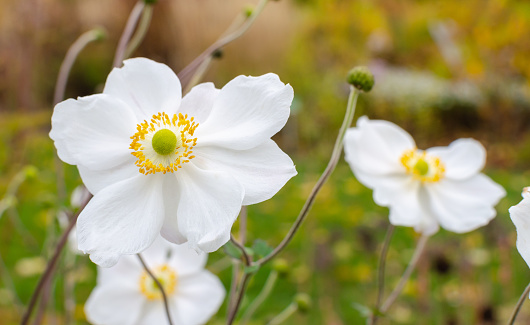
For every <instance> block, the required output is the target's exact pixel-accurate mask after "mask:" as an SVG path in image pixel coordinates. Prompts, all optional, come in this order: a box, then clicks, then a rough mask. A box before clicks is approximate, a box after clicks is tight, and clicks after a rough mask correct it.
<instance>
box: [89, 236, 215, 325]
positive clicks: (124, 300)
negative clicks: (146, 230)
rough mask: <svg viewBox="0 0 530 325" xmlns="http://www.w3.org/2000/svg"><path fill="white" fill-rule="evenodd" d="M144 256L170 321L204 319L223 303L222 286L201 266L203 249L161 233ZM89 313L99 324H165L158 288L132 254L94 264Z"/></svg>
mask: <svg viewBox="0 0 530 325" xmlns="http://www.w3.org/2000/svg"><path fill="white" fill-rule="evenodd" d="M142 257H143V259H144V261H145V263H146V264H147V266H148V267H149V269H150V270H151V272H153V274H154V275H155V277H156V278H157V279H158V280H159V282H160V283H161V284H162V286H163V287H164V292H165V293H166V296H167V298H168V305H169V309H170V313H171V319H172V321H173V324H179V325H197V324H204V323H206V322H207V321H208V319H210V318H211V317H212V316H213V315H214V314H215V313H216V312H217V310H218V309H219V306H221V304H222V302H223V299H224V296H225V289H224V287H223V285H222V283H221V281H219V279H218V278H217V277H216V276H215V275H213V274H212V273H210V272H208V271H206V270H204V265H205V264H206V259H207V255H206V254H200V255H198V254H197V253H196V252H195V251H193V250H190V249H189V248H187V247H185V246H183V245H180V246H177V245H174V244H171V243H169V242H167V241H166V240H164V239H162V238H161V237H159V239H157V240H155V242H154V244H153V245H152V246H151V247H149V248H148V249H147V250H145V251H144V253H142ZM85 314H86V317H87V319H88V320H89V321H90V322H91V323H93V324H98V325H152V324H167V314H166V311H165V308H164V301H163V298H162V293H161V292H160V290H159V289H158V286H157V285H156V283H155V282H154V281H153V279H152V278H151V277H150V276H149V274H147V272H146V271H145V270H144V268H143V267H142V264H141V263H140V261H139V259H138V258H137V257H136V256H124V257H122V258H121V259H120V261H119V262H118V264H116V265H115V266H114V267H111V268H98V279H97V286H96V287H95V288H94V290H93V291H92V293H91V294H90V297H88V300H87V302H86V304H85Z"/></svg>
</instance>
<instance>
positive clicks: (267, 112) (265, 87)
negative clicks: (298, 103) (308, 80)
mask: <svg viewBox="0 0 530 325" xmlns="http://www.w3.org/2000/svg"><path fill="white" fill-rule="evenodd" d="M293 96H294V95H293V88H292V87H291V86H290V85H285V84H284V83H283V82H281V81H280V79H279V78H278V76H277V75H275V74H272V73H269V74H266V75H263V76H260V77H245V76H239V77H236V78H234V79H233V80H232V81H230V82H229V83H227V84H226V85H225V86H224V87H223V88H222V89H221V91H220V92H219V94H218V95H217V98H216V99H215V103H214V106H213V108H212V111H211V113H210V115H209V116H208V119H207V120H206V121H205V122H204V123H202V125H200V127H199V128H197V131H196V132H195V134H196V136H197V138H198V139H200V141H198V142H197V143H198V145H217V146H223V147H226V148H232V149H238V150H243V149H251V148H253V147H255V146H256V145H258V144H261V143H263V142H265V141H267V140H268V139H270V138H271V137H272V136H273V135H274V134H276V133H277V132H278V131H280V129H281V128H282V127H283V126H284V125H285V123H286V122H287V118H288V117H289V114H290V106H291V102H292V101H293Z"/></svg>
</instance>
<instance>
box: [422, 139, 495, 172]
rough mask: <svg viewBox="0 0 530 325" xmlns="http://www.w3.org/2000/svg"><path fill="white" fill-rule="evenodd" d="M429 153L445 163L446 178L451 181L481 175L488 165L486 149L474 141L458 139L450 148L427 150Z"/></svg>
mask: <svg viewBox="0 0 530 325" xmlns="http://www.w3.org/2000/svg"><path fill="white" fill-rule="evenodd" d="M427 153H429V154H432V155H434V156H437V157H439V158H440V159H441V161H443V164H444V166H445V177H447V178H451V179H466V178H469V177H472V176H473V175H476V174H477V173H480V171H481V170H482V169H483V168H484V165H485V164H486V149H484V146H483V145H482V144H480V142H478V141H477V140H474V139H458V140H456V141H453V142H452V143H451V144H450V145H449V146H448V147H434V148H430V149H427Z"/></svg>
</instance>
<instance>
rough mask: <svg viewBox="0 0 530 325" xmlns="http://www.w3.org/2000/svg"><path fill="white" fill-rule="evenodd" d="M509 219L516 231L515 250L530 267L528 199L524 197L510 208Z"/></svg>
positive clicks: (529, 211)
mask: <svg viewBox="0 0 530 325" xmlns="http://www.w3.org/2000/svg"><path fill="white" fill-rule="evenodd" d="M509 211H510V217H511V218H512V221H513V224H514V225H515V228H516V229H517V250H518V251H519V254H521V256H522V257H523V259H524V260H525V262H526V264H528V266H530V198H529V197H525V198H524V199H523V200H522V201H521V202H520V203H519V204H517V205H514V206H512V207H511V208H510V210H509Z"/></svg>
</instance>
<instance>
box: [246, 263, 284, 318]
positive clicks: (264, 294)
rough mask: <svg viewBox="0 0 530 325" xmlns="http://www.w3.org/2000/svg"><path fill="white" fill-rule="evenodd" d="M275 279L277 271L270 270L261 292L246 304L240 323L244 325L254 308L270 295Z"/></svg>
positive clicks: (276, 278)
mask: <svg viewBox="0 0 530 325" xmlns="http://www.w3.org/2000/svg"><path fill="white" fill-rule="evenodd" d="M276 280H278V272H276V271H272V272H271V273H270V274H269V277H268V278H267V280H266V281H265V284H264V285H263V289H261V292H260V293H259V294H258V296H257V297H256V299H254V301H253V302H252V303H251V304H250V306H248V308H247V310H246V311H245V313H244V314H243V317H242V318H241V322H240V325H245V324H246V323H248V321H249V320H250V318H251V317H252V315H253V314H254V313H255V312H256V310H257V309H258V308H259V306H261V304H263V302H264V301H265V299H267V297H268V296H269V295H270V293H271V292H272V289H273V288H274V285H275V284H276Z"/></svg>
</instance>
